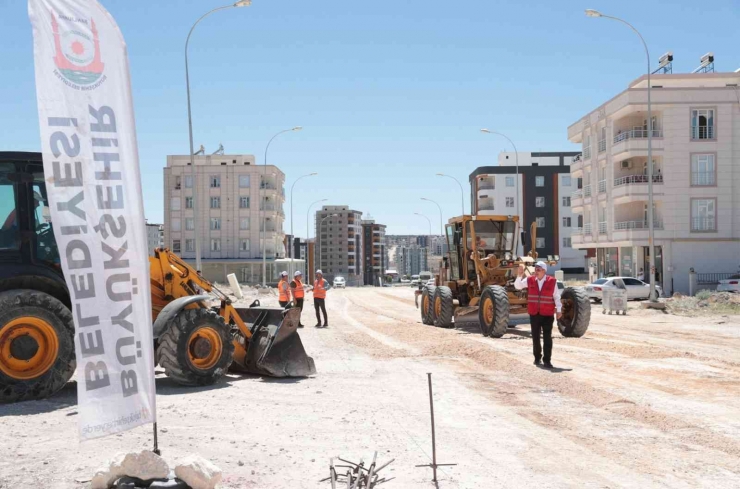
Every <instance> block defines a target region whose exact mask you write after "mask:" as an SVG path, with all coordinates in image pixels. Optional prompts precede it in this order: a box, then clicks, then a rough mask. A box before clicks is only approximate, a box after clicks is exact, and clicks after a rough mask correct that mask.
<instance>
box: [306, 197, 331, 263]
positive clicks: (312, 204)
mask: <svg viewBox="0 0 740 489" xmlns="http://www.w3.org/2000/svg"><path fill="white" fill-rule="evenodd" d="M327 200H329V199H321V200H317V201H316V202H312V203H311V205H309V206H308V209H307V210H306V275H307V276H308V275H309V272H310V271H309V269H308V261H309V258H310V255H309V254H308V240H309V239H310V238H311V233H310V232H309V227H308V216H309V215H310V214H311V207H313V206H314V205H316V204H318V203H319V202H326V201H327ZM314 255H317V253H316V243H314ZM318 269H319V267H316V270H318Z"/></svg>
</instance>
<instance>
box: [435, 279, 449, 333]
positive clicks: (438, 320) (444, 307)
mask: <svg viewBox="0 0 740 489" xmlns="http://www.w3.org/2000/svg"><path fill="white" fill-rule="evenodd" d="M452 309H453V307H452V289H450V288H449V287H445V286H444V285H442V286H439V287H437V288H435V290H434V325H435V326H436V327H438V328H451V327H452V326H453V324H452Z"/></svg>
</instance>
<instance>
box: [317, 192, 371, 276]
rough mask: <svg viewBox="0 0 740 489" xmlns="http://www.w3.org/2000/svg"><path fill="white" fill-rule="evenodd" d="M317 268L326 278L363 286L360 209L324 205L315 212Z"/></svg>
mask: <svg viewBox="0 0 740 489" xmlns="http://www.w3.org/2000/svg"><path fill="white" fill-rule="evenodd" d="M315 224H316V253H317V258H316V268H317V269H321V271H322V272H324V277H326V278H327V280H333V278H334V277H336V276H340V277H344V278H345V280H346V282H347V285H349V286H353V285H362V283H363V263H362V243H363V241H362V212H360V211H356V210H352V209H350V208H349V206H346V205H325V206H323V207H322V208H321V210H319V211H316V219H315Z"/></svg>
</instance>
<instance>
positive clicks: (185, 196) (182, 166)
mask: <svg viewBox="0 0 740 489" xmlns="http://www.w3.org/2000/svg"><path fill="white" fill-rule="evenodd" d="M190 159H191V157H189V156H187V155H169V156H167V166H166V167H165V168H164V197H165V198H164V241H165V245H166V246H168V247H169V248H170V249H171V250H172V251H173V252H175V253H177V254H178V255H180V256H181V257H182V258H184V259H186V260H187V261H189V262H190V261H193V260H195V236H196V234H197V235H198V236H199V237H200V245H201V258H202V259H203V260H207V261H208V262H211V263H220V262H222V261H225V262H229V263H231V262H244V263H248V262H254V263H255V265H254V266H253V267H252V266H251V265H250V270H249V271H247V272H245V273H242V274H240V275H239V278H240V280H246V281H247V282H248V283H256V282H259V281H260V280H261V258H262V249H263V246H262V245H263V243H264V249H265V256H266V257H267V259H268V260H270V261H272V260H274V259H275V258H284V257H285V246H284V235H283V221H284V219H285V214H284V212H283V203H284V201H285V191H284V189H283V185H284V182H285V175H284V174H283V172H282V171H280V169H279V168H277V167H276V166H273V165H267V166H256V165H255V163H254V156H252V155H219V154H214V155H196V156H193V157H192V159H193V161H194V167H193V166H191V165H190ZM193 170H195V174H193ZM194 186H197V198H198V201H197V202H194V200H193V198H194V196H193V187H194ZM260 211H262V212H263V214H262V215H261V214H260ZM195 212H197V213H198V215H197V217H198V219H197V221H198V222H197V225H198V228H197V229H196V227H195V224H196V223H195V219H194V218H195ZM261 217H262V218H264V224H262V223H261V220H262V219H261ZM219 266H220V265H219ZM204 268H205V267H204ZM252 268H253V269H252ZM269 270H270V271H268V274H269V276H268V281H271V280H272V279H273V278H274V277H272V275H273V274H274V273H273V271H272V267H271V266H270V268H269ZM204 273H205V270H204Z"/></svg>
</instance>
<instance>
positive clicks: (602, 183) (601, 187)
mask: <svg viewBox="0 0 740 489" xmlns="http://www.w3.org/2000/svg"><path fill="white" fill-rule="evenodd" d="M604 192H606V180H599V193H600V194H603V193H604Z"/></svg>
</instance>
